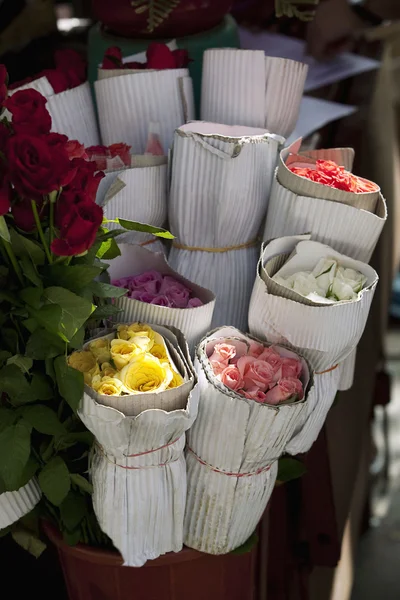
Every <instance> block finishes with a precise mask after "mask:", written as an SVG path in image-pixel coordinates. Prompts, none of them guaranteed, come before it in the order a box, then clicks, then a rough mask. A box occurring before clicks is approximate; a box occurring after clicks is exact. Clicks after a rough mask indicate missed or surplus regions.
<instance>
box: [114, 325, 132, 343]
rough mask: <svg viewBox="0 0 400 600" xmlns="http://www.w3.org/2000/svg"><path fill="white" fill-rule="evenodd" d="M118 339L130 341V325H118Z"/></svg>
mask: <svg viewBox="0 0 400 600" xmlns="http://www.w3.org/2000/svg"><path fill="white" fill-rule="evenodd" d="M117 337H118V338H119V339H120V340H125V341H127V340H129V335H128V325H118V327H117Z"/></svg>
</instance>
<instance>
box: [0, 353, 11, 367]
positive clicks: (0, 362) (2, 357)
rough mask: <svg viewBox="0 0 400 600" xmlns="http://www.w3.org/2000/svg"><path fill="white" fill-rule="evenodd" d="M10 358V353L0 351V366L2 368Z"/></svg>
mask: <svg viewBox="0 0 400 600" xmlns="http://www.w3.org/2000/svg"><path fill="white" fill-rule="evenodd" d="M10 356H12V354H11V352H7V350H0V366H3V365H4V363H5V362H6V361H7V359H8V358H10Z"/></svg>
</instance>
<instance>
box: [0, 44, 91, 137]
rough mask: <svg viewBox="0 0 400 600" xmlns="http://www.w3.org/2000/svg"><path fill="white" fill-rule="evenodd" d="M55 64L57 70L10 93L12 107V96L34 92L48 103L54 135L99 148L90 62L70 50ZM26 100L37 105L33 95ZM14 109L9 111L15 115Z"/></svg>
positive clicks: (26, 102) (60, 53) (59, 56)
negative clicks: (39, 94) (88, 72)
mask: <svg viewBox="0 0 400 600" xmlns="http://www.w3.org/2000/svg"><path fill="white" fill-rule="evenodd" d="M54 60H55V65H56V66H55V68H54V69H46V70H45V71H42V72H41V73H39V74H38V75H37V76H36V77H35V78H30V79H29V80H25V81H24V82H20V83H16V84H15V85H14V86H13V89H11V90H10V98H9V100H8V103H9V104H10V106H13V101H12V96H13V94H14V93H15V92H16V91H26V92H28V91H29V90H30V89H34V90H36V91H38V92H40V93H41V94H42V95H43V96H44V97H45V98H46V99H47V106H46V108H47V111H48V112H49V114H50V117H51V123H52V126H51V131H53V132H55V133H62V134H65V135H66V136H67V137H69V138H70V139H77V140H79V141H80V142H81V144H83V145H84V146H92V145H94V144H99V143H100V138H99V134H98V130H97V123H96V115H95V111H94V106H93V101H92V95H91V91H90V86H89V83H88V81H87V75H86V70H87V65H86V61H85V60H84V59H83V58H82V57H81V56H80V54H79V53H78V52H75V50H70V49H68V50H59V51H57V52H56V53H55V57H54ZM20 98H22V96H20ZM25 98H26V99H25V104H28V103H32V102H33V100H32V99H31V98H30V96H29V94H28V95H26V97H25ZM10 106H8V105H7V106H6V108H7V109H8V110H9V111H10V112H11V109H10Z"/></svg>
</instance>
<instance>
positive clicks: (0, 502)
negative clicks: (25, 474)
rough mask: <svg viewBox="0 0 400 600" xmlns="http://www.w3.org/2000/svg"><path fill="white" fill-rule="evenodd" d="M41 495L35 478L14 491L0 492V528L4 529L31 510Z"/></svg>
mask: <svg viewBox="0 0 400 600" xmlns="http://www.w3.org/2000/svg"><path fill="white" fill-rule="evenodd" d="M41 496H42V492H41V490H40V487H39V484H38V482H37V480H36V479H35V478H33V479H31V480H30V481H29V482H28V483H27V484H26V485H24V487H22V488H20V489H19V490H16V491H15V492H4V493H3V494H0V529H5V528H6V527H8V526H9V525H12V524H13V523H15V522H16V521H18V520H19V519H20V518H21V517H23V516H25V515H27V514H28V513H30V512H31V510H33V509H34V508H35V506H36V504H37V503H38V502H39V500H40V498H41Z"/></svg>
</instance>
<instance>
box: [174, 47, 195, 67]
mask: <svg viewBox="0 0 400 600" xmlns="http://www.w3.org/2000/svg"><path fill="white" fill-rule="evenodd" d="M172 54H173V55H174V58H175V68H176V69H186V68H187V67H188V66H189V63H190V62H191V60H190V58H189V52H188V51H187V50H181V49H178V50H173V51H172Z"/></svg>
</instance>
